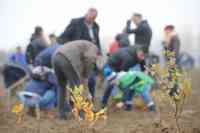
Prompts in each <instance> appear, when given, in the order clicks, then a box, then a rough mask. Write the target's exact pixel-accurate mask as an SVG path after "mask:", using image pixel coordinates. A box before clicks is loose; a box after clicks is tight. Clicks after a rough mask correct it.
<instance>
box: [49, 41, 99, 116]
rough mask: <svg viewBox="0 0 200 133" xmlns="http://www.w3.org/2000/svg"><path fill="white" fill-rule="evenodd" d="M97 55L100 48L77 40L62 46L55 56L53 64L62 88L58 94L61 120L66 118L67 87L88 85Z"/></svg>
mask: <svg viewBox="0 0 200 133" xmlns="http://www.w3.org/2000/svg"><path fill="white" fill-rule="evenodd" d="M97 53H98V48H97V47H96V46H95V45H94V44H93V43H91V42H89V41H85V40H77V41H72V42H68V43H66V44H65V45H63V46H61V47H60V48H58V49H57V51H56V52H55V54H54V55H53V58H52V63H53V66H54V70H55V73H56V76H57V78H58V81H59V84H60V86H61V87H60V89H59V92H58V94H59V97H58V98H59V99H58V108H59V113H60V114H59V115H60V118H62V119H63V118H65V117H66V116H65V111H64V102H65V95H66V85H67V84H68V85H69V86H70V87H72V88H73V87H74V86H78V85H80V83H83V84H85V83H86V81H87V79H88V77H89V75H90V74H91V73H92V71H93V68H94V64H95V63H96V60H97Z"/></svg>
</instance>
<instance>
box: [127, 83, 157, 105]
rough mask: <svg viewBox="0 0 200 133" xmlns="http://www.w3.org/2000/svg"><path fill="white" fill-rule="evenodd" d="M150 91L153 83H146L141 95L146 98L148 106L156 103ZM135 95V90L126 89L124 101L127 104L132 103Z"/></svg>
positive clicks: (145, 101)
mask: <svg viewBox="0 0 200 133" xmlns="http://www.w3.org/2000/svg"><path fill="white" fill-rule="evenodd" d="M150 91H151V85H146V86H145V88H144V91H143V92H142V93H141V94H140V96H141V97H142V99H143V100H144V103H145V105H146V106H147V107H149V106H152V105H154V102H153V100H152V97H151V95H150ZM133 96H134V94H133V92H131V90H129V89H126V90H125V92H124V102H125V104H126V105H132V103H133V102H132V100H133Z"/></svg>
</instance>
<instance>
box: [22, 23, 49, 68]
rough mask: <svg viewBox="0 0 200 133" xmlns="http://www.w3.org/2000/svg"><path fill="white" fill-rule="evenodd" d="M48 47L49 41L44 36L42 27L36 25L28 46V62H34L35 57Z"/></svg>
mask: <svg viewBox="0 0 200 133" xmlns="http://www.w3.org/2000/svg"><path fill="white" fill-rule="evenodd" d="M47 47H48V41H47V40H46V39H45V37H44V32H43V29H42V27H40V26H36V27H35V32H34V33H33V34H32V36H31V39H30V43H29V44H28V46H27V48H26V60H27V62H28V64H34V60H35V57H36V56H37V55H38V54H39V53H40V52H41V51H43V50H44V49H46V48H47Z"/></svg>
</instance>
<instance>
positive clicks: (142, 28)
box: [127, 21, 152, 53]
mask: <svg viewBox="0 0 200 133" xmlns="http://www.w3.org/2000/svg"><path fill="white" fill-rule="evenodd" d="M130 26H131V24H130V22H129V23H127V33H134V34H135V44H138V45H141V46H142V47H143V50H144V52H145V53H148V52H149V46H150V44H151V38H152V30H151V27H150V26H149V24H148V22H147V21H142V22H141V23H140V24H139V26H138V27H137V28H136V29H133V30H132V29H131V28H130Z"/></svg>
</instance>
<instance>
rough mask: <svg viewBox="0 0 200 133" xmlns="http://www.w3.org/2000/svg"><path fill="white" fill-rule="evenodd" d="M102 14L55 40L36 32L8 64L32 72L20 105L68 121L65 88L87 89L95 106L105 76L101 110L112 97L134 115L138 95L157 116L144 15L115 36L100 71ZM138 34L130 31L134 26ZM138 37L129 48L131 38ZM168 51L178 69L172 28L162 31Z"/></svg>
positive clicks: (91, 13) (92, 12) (78, 21)
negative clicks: (100, 78)
mask: <svg viewBox="0 0 200 133" xmlns="http://www.w3.org/2000/svg"><path fill="white" fill-rule="evenodd" d="M97 15H98V12H97V10H96V9H95V8H90V9H89V10H88V11H87V13H86V15H85V16H83V17H80V18H75V19H72V20H71V22H70V23H69V25H68V26H67V27H66V29H65V30H64V32H63V33H62V34H61V35H60V36H59V37H56V36H55V35H54V34H51V35H49V37H48V36H46V35H45V33H44V31H43V28H42V27H40V26H37V27H36V28H35V32H34V33H33V34H32V36H31V39H30V43H29V44H28V46H27V48H26V52H25V54H24V53H23V52H22V50H21V47H20V46H19V47H17V49H16V52H15V53H14V54H12V55H11V56H10V58H9V61H10V62H12V63H15V64H19V65H21V66H22V67H26V68H27V69H30V66H31V70H30V71H31V72H30V80H29V81H28V82H27V83H26V86H25V90H24V91H23V92H19V93H18V94H17V96H18V98H19V100H20V101H21V102H22V103H23V104H24V105H26V106H28V107H29V110H30V112H32V109H33V108H34V106H35V105H39V106H40V108H43V109H47V110H51V109H52V108H55V107H56V106H57V107H58V117H59V118H60V119H67V112H69V111H70V110H71V108H73V104H72V103H70V99H69V97H67V96H68V95H69V94H67V86H70V87H71V88H73V87H74V86H78V85H80V84H83V85H85V86H88V89H89V90H88V91H89V92H90V96H91V100H92V101H95V99H96V95H95V92H96V91H95V90H96V80H97V77H98V76H99V75H101V76H102V75H103V77H104V80H105V81H106V82H107V84H106V86H105V90H104V93H103V94H102V97H101V100H100V102H101V107H102V108H105V107H107V105H108V100H109V97H112V99H113V100H114V101H116V103H117V104H116V106H117V107H119V108H124V109H125V110H127V111H130V110H132V109H133V105H132V104H133V97H134V96H136V95H139V96H141V97H142V99H143V100H144V103H145V105H146V106H147V108H148V110H149V111H153V112H156V105H155V103H154V101H153V99H152V98H151V95H150V92H151V89H152V85H153V84H154V79H153V78H152V77H150V76H149V75H148V72H147V71H146V65H147V60H148V55H149V48H150V45H151V39H152V36H153V34H152V29H151V27H150V25H149V24H148V22H147V21H146V20H144V19H143V16H142V14H140V13H134V14H133V16H132V17H131V19H129V20H128V21H127V23H126V26H125V28H124V30H123V32H122V33H120V34H117V35H116V37H115V40H114V41H113V42H112V44H111V45H110V48H109V50H108V52H107V56H108V57H107V61H106V63H105V64H104V65H103V67H102V66H100V65H98V63H97V61H99V60H101V58H103V56H102V53H103V51H102V48H101V47H102V45H101V43H100V37H99V30H100V26H99V25H98V23H97V22H96V18H97ZM132 22H133V23H134V24H135V25H136V28H134V29H131V23H132ZM130 34H135V43H134V45H131V44H130V42H129V39H128V37H129V35H130ZM164 34H165V40H164V43H163V44H164V48H165V49H168V50H170V51H173V52H175V54H176V60H177V63H178V57H179V50H180V40H179V37H178V35H177V34H176V32H175V27H174V26H173V25H167V26H166V27H165V28H164Z"/></svg>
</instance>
